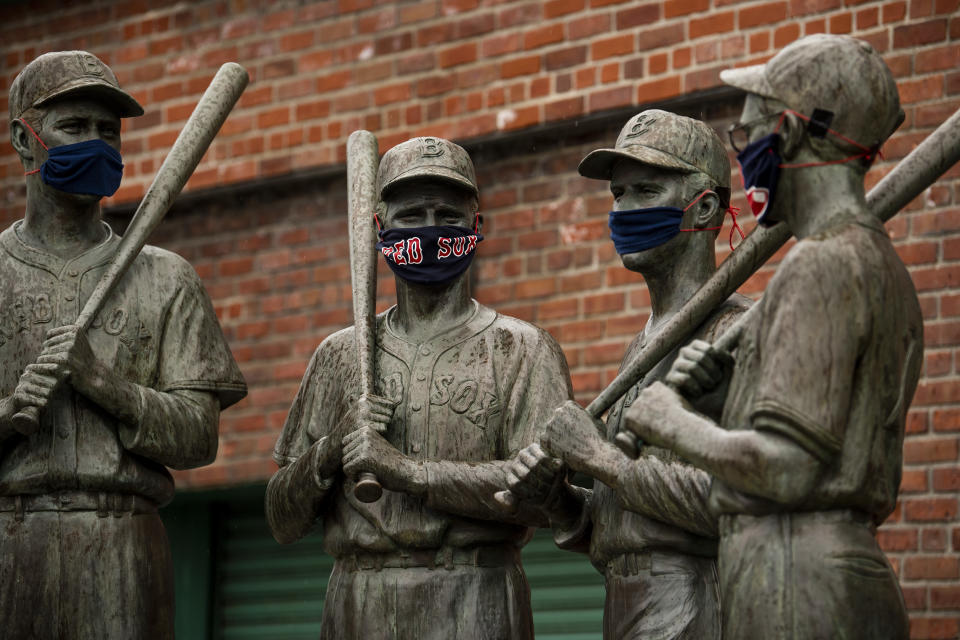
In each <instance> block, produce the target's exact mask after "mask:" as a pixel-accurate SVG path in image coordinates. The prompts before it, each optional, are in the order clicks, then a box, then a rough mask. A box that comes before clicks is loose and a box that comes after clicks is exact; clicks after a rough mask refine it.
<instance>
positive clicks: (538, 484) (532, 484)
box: [506, 443, 566, 509]
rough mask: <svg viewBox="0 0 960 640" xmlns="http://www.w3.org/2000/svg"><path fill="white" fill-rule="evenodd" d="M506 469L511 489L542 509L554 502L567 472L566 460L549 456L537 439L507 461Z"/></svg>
mask: <svg viewBox="0 0 960 640" xmlns="http://www.w3.org/2000/svg"><path fill="white" fill-rule="evenodd" d="M506 473H507V486H508V487H509V488H510V491H511V493H513V495H514V496H516V497H517V498H520V499H521V500H526V501H528V502H530V503H531V504H532V505H533V506H534V507H537V508H540V509H543V508H545V507H546V505H547V504H548V503H550V502H551V500H552V498H553V497H554V496H555V494H556V492H557V491H558V490H559V489H560V488H561V485H562V484H563V481H564V476H565V475H566V474H565V473H564V469H563V463H562V462H561V461H560V460H558V459H557V458H552V457H550V456H549V455H548V454H547V452H546V451H544V450H543V449H542V448H541V447H540V445H539V444H537V443H533V444H531V445H529V446H528V447H526V448H525V449H523V450H522V451H520V453H518V454H517V457H516V458H514V459H513V460H511V461H510V462H509V463H508V464H507V468H506Z"/></svg>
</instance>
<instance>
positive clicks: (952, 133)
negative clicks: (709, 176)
mask: <svg viewBox="0 0 960 640" xmlns="http://www.w3.org/2000/svg"><path fill="white" fill-rule="evenodd" d="M958 161H960V109H958V110H957V111H955V112H954V113H953V115H951V116H950V117H949V118H948V119H947V120H946V121H945V122H944V123H943V124H941V125H940V126H939V127H937V128H936V130H934V131H933V132H932V133H931V134H930V135H929V136H927V137H926V138H925V139H924V140H923V142H921V143H920V144H919V145H917V147H916V148H915V149H914V150H913V151H911V152H910V153H909V154H908V155H907V157H905V158H904V159H903V160H901V161H900V163H899V164H897V166H896V167H894V168H893V170H892V171H891V172H890V173H888V174H887V175H886V176H884V178H883V179H882V180H881V181H880V182H879V183H877V185H876V186H875V187H874V188H873V189H871V190H870V193H869V194H867V209H868V210H870V211H874V212H875V213H876V214H877V215H878V216H879V217H880V219H881V220H882V221H884V222H886V221H887V220H889V219H891V218H892V217H893V216H895V215H896V214H897V212H899V211H900V209H902V208H903V207H904V206H906V205H907V204H908V203H909V202H910V201H911V200H913V199H914V198H916V197H917V196H918V195H920V194H921V193H922V192H923V190H924V189H926V188H927V187H929V186H930V185H931V184H933V182H934V181H935V180H936V179H937V178H939V177H940V176H942V175H943V174H944V173H946V171H947V170H948V169H950V167H952V166H953V165H954V164H956V163H957V162H958ZM791 235H792V234H791V232H790V229H789V228H787V225H785V224H782V223H781V224H777V225H775V226H773V227H759V226H758V227H756V228H755V229H754V230H753V231H752V232H751V233H750V235H748V236H747V238H746V240H744V241H743V242H741V243H740V245H739V246H738V247H737V250H736V251H734V252H733V253H731V254H730V256H729V257H728V258H727V259H726V260H724V261H723V264H721V265H720V267H719V268H718V269H717V271H716V273H714V275H713V276H711V277H710V279H709V280H708V281H707V282H705V283H704V284H703V286H701V287H700V288H699V289H698V290H697V291H696V293H694V294H693V296H692V297H691V298H690V299H689V300H688V301H687V302H686V303H685V304H684V305H683V307H682V308H681V309H680V311H678V312H677V314H676V315H675V316H674V317H673V318H671V319H670V321H669V322H667V324H666V325H664V327H663V329H661V330H660V332H659V333H657V335H656V336H654V337H653V339H652V340H651V341H650V342H648V343H647V345H646V347H644V348H643V349H641V351H640V353H638V354H637V355H636V357H634V359H633V360H631V361H630V363H628V364H627V366H626V367H624V368H623V369H622V370H621V371H620V373H618V374H617V376H616V377H615V378H614V379H613V381H612V382H611V383H610V384H609V385H608V386H607V388H606V389H604V390H603V391H602V392H601V393H600V395H598V396H597V397H596V398H595V399H594V400H593V401H592V402H591V403H590V404H589V405H588V406H587V408H586V411H587V413H588V414H590V415H591V416H592V417H594V418H599V417H600V416H602V415H603V413H604V412H605V411H606V410H607V409H609V408H610V407H611V406H613V404H614V403H615V402H616V401H617V400H618V399H619V398H620V397H621V396H622V395H623V394H625V393H626V392H627V391H628V390H629V389H630V387H632V386H633V385H635V384H637V382H639V381H640V379H641V378H642V377H643V376H645V375H646V374H647V373H648V372H649V371H650V370H651V369H653V367H655V366H656V365H657V363H658V362H660V361H661V360H662V359H663V358H665V357H666V356H667V355H668V354H669V353H670V352H671V351H673V350H674V349H675V348H676V347H677V346H678V345H679V344H681V343H682V342H683V341H685V340H686V339H687V338H688V337H689V336H690V334H691V333H693V331H694V330H696V328H697V327H698V326H700V325H701V324H702V323H703V322H704V321H705V320H706V319H707V317H709V315H710V313H711V312H712V311H713V310H714V309H716V308H717V307H718V306H720V305H721V304H722V303H723V302H724V301H725V300H726V299H727V298H729V297H730V296H731V295H732V294H733V293H734V292H735V291H736V290H737V289H738V288H739V287H740V285H742V284H743V283H744V282H746V281H747V278H749V277H750V276H751V275H753V274H754V273H755V272H756V271H757V270H758V269H759V268H760V267H762V266H763V265H764V263H766V261H767V260H768V259H769V258H770V257H771V256H772V255H773V254H774V253H776V252H777V251H778V250H779V249H780V247H782V246H783V245H784V244H785V243H786V242H787V240H789V239H790V237H791ZM755 306H756V305H755ZM744 315H749V312H748V313H747V314H744ZM737 324H738V325H740V328H741V330H740V331H738V332H737V335H736V338H737V340H731V349H732V348H733V347H735V346H736V342H737V341H738V339H739V335H740V334H741V333H742V328H743V326H744V325H742V324H740V323H737ZM735 326H736V325H735ZM733 329H734V327H731V329H730V330H733ZM733 337H734V336H731V338H733ZM621 433H623V432H621ZM615 442H617V444H618V446H621V448H623V449H626V451H625V453H627V454H628V455H631V456H632V457H636V455H637V454H636V453H635V452H636V451H637V446H636V439H635V437H634V436H633V434H632V433H630V434H626V435H625V436H624V437H623V438H619V439H615ZM496 498H497V500H498V501H499V502H500V503H501V504H502V505H504V506H505V507H507V508H510V505H511V504H512V505H515V504H516V497H515V496H513V495H512V494H511V493H510V492H509V491H500V492H498V493H497V496H496Z"/></svg>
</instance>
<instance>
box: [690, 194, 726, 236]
mask: <svg viewBox="0 0 960 640" xmlns="http://www.w3.org/2000/svg"><path fill="white" fill-rule="evenodd" d="M719 211H720V196H718V195H717V194H716V193H715V192H713V191H707V192H706V193H704V194H703V195H702V196H700V199H699V200H697V201H696V202H695V203H694V204H693V214H694V218H693V220H692V224H693V227H694V228H695V229H706V228H707V227H714V226H716V222H715V220H714V218H715V217H716V215H717V212H719Z"/></svg>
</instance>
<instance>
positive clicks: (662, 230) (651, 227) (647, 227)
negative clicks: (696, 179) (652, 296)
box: [607, 191, 743, 256]
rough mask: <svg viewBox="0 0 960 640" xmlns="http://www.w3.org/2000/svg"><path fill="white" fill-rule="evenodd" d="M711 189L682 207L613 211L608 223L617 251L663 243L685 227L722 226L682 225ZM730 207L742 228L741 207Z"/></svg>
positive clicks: (708, 229)
mask: <svg viewBox="0 0 960 640" xmlns="http://www.w3.org/2000/svg"><path fill="white" fill-rule="evenodd" d="M708 193H710V192H709V191H704V192H703V193H701V194H700V195H699V196H697V197H696V198H695V199H694V200H693V202H691V203H690V204H688V205H687V206H686V207H685V208H683V209H680V208H679V207H647V208H645V209H630V210H628V211H611V212H610V216H609V221H608V223H607V224H608V225H609V226H610V239H611V240H613V246H614V247H615V248H616V250H617V253H618V254H620V255H621V256H622V255H626V254H628V253H637V252H639V251H646V250H647V249H652V248H654V247H659V246H660V245H662V244H664V243H666V242H668V241H670V240H672V239H673V238H674V236H676V235H677V234H678V233H680V232H681V231H716V230H717V229H720V227H707V228H704V229H681V228H680V222H681V221H682V220H683V214H684V213H685V212H686V211H687V209H689V208H690V207H692V206H693V205H695V204H696V203H697V202H698V201H699V200H700V198H702V197H703V196H704V195H706V194H708ZM727 211H728V212H729V213H730V215H731V216H732V217H733V226H734V228H735V229H737V230H740V225H738V224H737V218H736V214H737V211H738V209H736V208H734V207H730V208H728V209H727ZM740 237H741V238H742V237H743V231H740ZM730 248H731V249H733V230H731V231H730Z"/></svg>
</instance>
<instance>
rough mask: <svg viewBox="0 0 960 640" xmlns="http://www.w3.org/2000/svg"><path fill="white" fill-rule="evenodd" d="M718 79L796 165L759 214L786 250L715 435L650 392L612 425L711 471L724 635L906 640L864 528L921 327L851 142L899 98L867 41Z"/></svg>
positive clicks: (825, 39)
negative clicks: (740, 92)
mask: <svg viewBox="0 0 960 640" xmlns="http://www.w3.org/2000/svg"><path fill="white" fill-rule="evenodd" d="M722 77H723V78H724V79H725V80H726V81H728V82H730V83H732V84H734V85H736V86H739V87H741V88H743V89H745V90H747V91H748V92H749V93H748V96H747V100H746V103H745V105H744V110H743V114H742V117H741V120H742V122H744V123H750V122H752V123H754V124H753V125H751V126H750V127H749V130H748V133H749V138H750V141H751V142H752V141H757V140H760V139H761V138H763V137H764V136H767V135H769V134H771V133H773V132H774V131H775V127H778V126H779V128H778V130H777V131H776V132H777V133H779V139H778V140H777V141H776V148H777V150H778V152H779V154H780V155H781V157H782V162H783V163H784V164H785V165H804V166H803V167H797V168H790V167H786V168H784V169H783V171H782V172H781V174H780V179H779V183H778V185H777V190H776V197H775V199H774V200H773V201H772V203H771V205H770V207H771V208H770V212H769V214H768V215H769V216H770V219H771V220H772V221H778V222H779V223H780V224H782V225H787V226H788V227H789V229H790V231H791V232H793V234H794V235H796V236H797V238H798V243H797V244H796V246H795V247H794V248H793V249H791V251H790V252H789V253H788V255H787V256H786V258H785V259H784V260H783V262H782V263H781V265H780V266H779V268H778V269H777V272H776V274H775V275H774V277H773V279H772V280H771V282H770V284H769V285H768V287H767V290H766V293H765V295H764V297H763V300H762V301H761V302H760V303H759V304H760V305H762V306H761V308H760V313H759V319H758V321H757V322H756V323H755V324H754V325H752V326H750V327H748V328H747V329H746V331H745V333H744V337H743V339H742V341H741V344H740V346H739V348H738V351H737V354H736V366H735V368H734V370H733V374H732V380H730V387H729V392H728V393H726V403H725V406H724V411H723V417H722V420H721V421H720V422H719V425H718V424H717V422H716V421H715V420H713V419H711V418H709V417H706V416H702V415H698V414H696V413H693V412H691V411H690V410H689V408H688V406H687V405H686V401H685V400H684V399H683V398H681V397H680V396H679V395H678V394H677V393H676V392H674V391H672V390H671V389H669V388H668V387H666V386H664V385H662V384H655V385H652V386H651V387H649V388H648V389H646V390H644V391H643V392H642V393H641V394H640V397H639V399H638V401H637V402H636V403H635V404H634V405H633V407H631V409H630V410H629V411H628V412H627V415H626V420H625V425H626V426H627V427H628V428H630V429H631V430H632V431H634V432H635V433H636V434H637V435H638V436H640V437H641V438H643V439H644V440H645V441H648V442H651V443H654V444H656V445H658V446H663V447H666V448H668V449H670V450H672V451H674V452H676V453H677V454H679V455H680V456H682V457H684V458H686V459H688V460H690V461H691V462H692V463H693V464H695V465H697V466H698V467H700V468H702V469H704V470H706V471H708V472H710V474H711V475H712V476H713V477H714V480H713V485H712V488H711V491H710V497H709V508H710V511H711V513H713V514H714V515H716V516H717V517H718V518H719V523H720V527H719V530H720V534H721V535H720V546H719V564H718V566H719V571H720V585H721V597H722V600H723V606H724V616H723V620H724V622H723V635H724V638H729V639H734V640H739V639H746V638H761V637H763V638H766V637H783V638H795V639H808V638H809V639H813V638H824V637H869V638H906V637H907V632H908V629H907V616H906V611H905V607H904V603H903V597H902V595H901V593H900V589H899V585H898V583H897V579H896V576H895V575H894V573H893V571H892V570H891V568H890V565H889V563H888V561H887V559H886V557H885V556H884V555H883V553H882V552H881V550H880V549H879V547H878V546H877V543H876V539H875V536H874V532H875V527H876V526H877V525H878V524H880V523H881V522H883V521H884V520H885V519H886V517H887V516H888V515H889V514H890V512H891V511H892V510H893V507H894V504H895V501H896V495H897V490H898V486H899V479H900V472H901V471H900V470H901V462H902V459H901V456H902V452H901V449H902V443H903V429H904V421H905V417H906V411H907V407H908V405H909V403H910V399H911V398H912V396H913V392H914V389H915V387H916V383H917V379H918V376H919V371H920V366H921V363H922V350H923V342H922V334H923V330H922V320H921V315H920V310H919V304H918V302H917V298H916V293H915V291H914V289H913V284H912V282H911V280H910V277H909V274H908V273H907V271H906V269H905V268H904V266H903V264H902V263H901V262H900V260H899V258H898V257H897V254H896V252H895V251H894V249H893V247H892V245H891V243H890V239H889V237H888V235H887V234H886V232H885V230H884V228H883V225H882V224H881V222H880V220H879V219H878V217H877V212H875V211H874V210H872V209H870V208H869V207H868V206H867V204H866V201H865V198H864V189H863V177H864V174H865V172H866V168H867V166H868V165H869V161H867V160H865V159H864V158H863V157H862V156H863V154H862V153H858V147H857V145H854V144H850V142H849V141H850V140H853V141H854V142H856V143H857V144H858V145H861V146H865V147H869V148H876V147H877V146H878V145H879V144H880V143H882V142H883V140H884V139H885V138H886V137H887V136H888V135H889V134H890V133H891V132H892V131H893V129H894V128H895V126H896V124H897V123H898V118H899V117H900V115H901V113H900V108H899V101H898V97H897V93H896V87H895V84H894V83H893V79H892V77H891V75H890V72H889V70H888V69H887V68H886V65H885V64H884V63H883V61H882V59H881V58H880V56H879V55H878V54H877V53H876V52H875V51H874V50H873V49H872V48H871V47H870V46H869V45H868V44H866V43H864V42H860V41H857V40H854V39H851V38H845V37H840V36H817V37H810V38H804V39H802V40H800V41H798V42H796V43H794V44H793V45H790V46H789V47H787V48H786V49H785V50H784V51H783V52H781V53H780V54H778V56H776V57H774V58H773V59H772V60H771V61H770V62H768V63H767V64H766V65H765V66H760V67H754V68H748V69H745V70H739V71H736V72H731V73H730V74H724V75H723V76H722ZM837 87H842V88H843V89H842V90H838V89H837ZM815 108H816V109H821V110H826V111H829V112H832V114H833V120H832V123H831V124H830V129H831V131H830V132H828V133H827V134H826V135H813V134H812V133H811V131H810V130H809V129H808V128H807V125H806V122H805V121H804V120H803V119H802V118H800V117H798V116H797V115H795V114H794V113H792V112H788V111H786V110H787V109H791V110H795V111H796V112H799V113H800V114H801V115H804V116H807V117H809V116H810V115H811V113H812V110H813V109H815ZM784 112H785V113H784ZM781 113H783V114H784V115H783V116H782V119H780V118H778V117H776V116H779V115H780V114H781ZM863 114H870V117H869V118H867V117H864V116H863ZM778 121H779V125H778ZM837 134H840V135H837ZM841 136H842V137H841ZM828 163H831V164H828ZM713 355H714V354H713V350H712V349H711V348H710V347H709V345H706V344H701V345H699V347H698V348H697V349H695V350H693V351H690V352H685V353H683V354H682V356H681V358H679V359H678V360H677V362H676V363H675V366H674V369H673V371H672V373H671V376H673V379H674V380H675V381H676V382H677V383H678V384H680V386H683V379H684V378H686V379H688V380H690V379H694V378H697V379H700V380H702V379H703V376H705V375H707V371H708V370H710V369H712V368H715V367H716V366H717V363H716V362H715V361H714V359H713ZM715 380H716V378H712V380H711V381H710V382H709V383H708V384H707V385H705V386H704V385H703V384H701V388H702V389H703V390H706V389H709V387H710V386H712V382H713V381H715ZM720 386H721V388H722V385H720ZM685 395H686V397H687V398H695V397H696V396H697V395H698V393H697V392H696V390H694V389H691V388H686V387H685Z"/></svg>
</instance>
